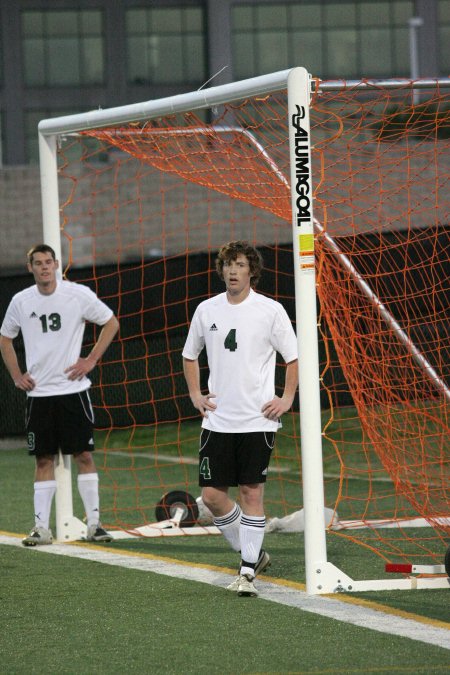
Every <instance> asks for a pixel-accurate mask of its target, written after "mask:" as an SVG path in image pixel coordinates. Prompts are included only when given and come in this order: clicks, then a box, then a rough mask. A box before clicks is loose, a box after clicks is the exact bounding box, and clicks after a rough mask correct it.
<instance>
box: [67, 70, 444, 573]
mask: <svg viewBox="0 0 450 675" xmlns="http://www.w3.org/2000/svg"><path fill="white" fill-rule="evenodd" d="M327 85H329V86H327ZM449 93H450V92H449V89H448V88H444V87H443V86H441V85H440V84H439V82H435V83H433V82H430V83H428V84H426V85H425V84H423V86H422V87H421V88H420V89H414V88H413V85H412V83H411V82H409V81H401V82H396V83H394V82H391V83H390V84H389V86H383V85H382V84H380V85H379V86H375V85H374V83H371V82H359V83H345V82H341V83H339V86H336V83H326V82H325V83H320V86H319V83H316V85H315V87H314V91H313V94H312V102H311V112H310V114H311V136H312V146H313V149H312V177H313V178H312V180H313V187H314V209H315V211H314V213H315V219H316V227H315V250H316V275H317V277H316V279H317V291H318V303H319V335H320V344H319V352H320V361H321V364H320V370H321V404H322V435H323V454H324V493H325V504H326V506H327V507H328V508H329V509H330V512H331V513H332V514H334V517H333V518H331V517H330V519H329V525H330V527H329V536H330V537H340V538H347V539H348V540H349V542H353V543H356V544H361V545H363V546H364V547H365V548H366V549H370V550H371V551H373V552H374V553H376V554H377V555H378V556H381V558H383V559H384V560H385V561H387V562H395V561H406V562H416V561H417V560H420V561H422V562H423V561H425V562H428V563H433V562H435V563H441V562H442V560H443V555H444V551H445V547H446V545H447V544H446V542H447V541H448V538H449V536H450V499H449V497H450V495H449V483H450V481H449V477H450V462H449V458H450V440H449V438H450V436H449V431H450V429H449V398H450V392H449V375H450V372H449V364H450V351H449V348H450V331H449V328H450V325H449V297H450V281H449V280H450V265H449V259H450V248H449V192H448V174H449V168H450V152H449V135H450V106H449ZM417 94H419V96H417ZM417 98H419V100H417ZM287 122H288V114H287V96H286V91H284V90H281V91H276V92H272V93H267V94H263V95H258V96H254V97H252V96H248V97H246V98H245V99H244V100H233V101H232V102H230V103H226V102H224V103H222V104H221V105H220V106H218V107H215V108H214V109H209V108H204V109H202V110H192V111H186V112H183V113H174V114H171V115H166V116H159V117H157V118H153V119H146V120H142V119H140V120H139V121H137V122H136V121H134V122H133V121H131V122H129V123H126V124H125V123H123V124H120V125H116V126H109V127H101V128H89V129H87V130H85V131H78V132H77V133H74V134H67V136H66V137H65V138H64V139H62V140H61V143H60V149H59V153H58V158H59V159H58V161H59V192H60V204H61V222H62V225H61V228H62V230H61V232H62V237H63V259H64V260H65V261H67V265H66V270H65V273H66V275H67V277H68V278H69V279H71V280H76V281H81V282H82V283H87V284H89V285H91V286H92V287H93V288H94V289H95V290H96V291H97V292H98V294H99V295H100V296H101V297H102V298H103V299H104V300H105V301H106V302H107V303H109V304H110V306H111V307H112V308H113V309H114V310H115V311H116V312H117V315H118V318H119V320H120V325H121V328H120V337H119V338H118V339H117V340H116V341H115V342H114V344H113V345H112V347H111V348H110V350H109V351H108V352H107V354H106V355H105V357H104V359H103V363H102V364H101V365H100V366H99V368H98V372H97V374H96V375H95V378H96V379H95V382H94V387H93V390H92V393H93V399H94V402H95V410H96V418H97V427H98V434H97V442H96V446H97V451H96V455H97V464H98V467H99V469H100V470H101V472H102V480H101V490H102V492H101V500H102V513H103V520H104V521H105V524H106V525H107V526H108V527H109V528H112V529H114V528H117V529H124V530H131V529H134V528H137V527H139V526H142V525H145V524H148V523H152V522H153V521H155V505H157V504H158V503H159V502H160V500H161V497H162V495H163V494H167V493H169V492H171V491H181V492H186V493H188V494H190V495H193V496H194V497H197V496H198V495H199V488H198V487H197V466H196V455H197V451H198V435H199V426H200V420H199V417H198V415H197V411H196V410H195V409H194V408H193V407H192V405H191V403H190V400H189V397H188V393H187V389H186V386H185V383H184V378H183V375H182V359H181V350H182V347H183V344H184V340H185V338H186V335H187V330H188V325H189V320H190V318H191V316H192V314H193V311H194V309H195V307H196V306H197V304H198V303H199V302H201V301H202V300H204V299H206V298H207V297H210V295H212V294H214V293H217V292H221V291H222V288H221V284H220V282H219V280H218V278H217V276H216V274H215V272H214V259H215V255H216V252H217V249H218V247H219V246H220V245H221V244H222V243H223V242H226V241H229V240H232V239H247V240H249V241H250V242H251V243H252V244H254V245H256V246H257V247H259V249H260V250H261V252H262V255H263V258H264V261H265V272H264V273H263V278H262V281H261V284H260V289H259V290H260V291H261V292H263V293H265V294H267V295H269V296H270V297H273V298H275V299H276V300H279V301H280V302H281V303H282V304H283V305H284V306H285V307H286V309H287V311H288V313H289V314H290V316H291V317H292V320H293V321H294V322H295V300H294V269H293V265H294V262H293V255H292V224H291V221H292V217H291V201H290V187H289V151H288V128H287ZM91 330H92V329H91ZM91 337H92V336H91ZM89 339H91V338H89ZM201 372H202V376H204V375H205V373H206V363H205V362H204V361H202V362H201ZM231 376H232V374H230V377H231ZM280 384H281V377H280V380H279V381H278V380H277V386H278V387H279V386H280ZM297 420H298V401H296V402H295V404H294V410H293V411H292V413H290V414H288V415H286V416H285V419H284V420H283V428H282V429H281V431H280V432H279V434H278V439H277V444H276V447H275V450H274V455H273V460H272V466H271V471H270V474H269V479H268V484H267V502H266V506H267V516H268V518H272V519H279V520H282V519H283V518H284V517H286V516H289V515H290V514H292V513H294V512H296V511H299V510H301V509H302V506H303V500H302V484H301V459H300V438H299V429H298V421H297ZM188 524H190V523H188Z"/></svg>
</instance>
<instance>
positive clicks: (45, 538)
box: [22, 525, 53, 546]
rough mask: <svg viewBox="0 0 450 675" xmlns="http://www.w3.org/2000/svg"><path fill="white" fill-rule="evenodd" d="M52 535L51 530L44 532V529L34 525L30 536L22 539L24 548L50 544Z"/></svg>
mask: <svg viewBox="0 0 450 675" xmlns="http://www.w3.org/2000/svg"><path fill="white" fill-rule="evenodd" d="M52 543H53V535H52V531H51V530H46V529H45V527H39V526H38V525H35V526H34V527H33V529H32V530H31V532H30V534H29V535H28V536H27V537H25V538H24V539H22V544H23V545H24V546H42V545H43V544H52Z"/></svg>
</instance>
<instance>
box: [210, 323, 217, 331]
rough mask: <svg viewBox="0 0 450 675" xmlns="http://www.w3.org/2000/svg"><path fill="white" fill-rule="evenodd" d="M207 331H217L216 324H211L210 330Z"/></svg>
mask: <svg viewBox="0 0 450 675" xmlns="http://www.w3.org/2000/svg"><path fill="white" fill-rule="evenodd" d="M209 330H219V329H218V328H217V326H216V324H215V323H213V325H212V326H211V328H210V329H209Z"/></svg>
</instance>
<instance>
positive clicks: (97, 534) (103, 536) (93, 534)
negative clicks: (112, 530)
mask: <svg viewBox="0 0 450 675" xmlns="http://www.w3.org/2000/svg"><path fill="white" fill-rule="evenodd" d="M86 539H87V540H88V541H112V539H113V538H112V537H111V535H110V534H109V532H107V531H106V530H105V529H103V527H102V525H101V523H97V524H96V525H88V528H87V533H86Z"/></svg>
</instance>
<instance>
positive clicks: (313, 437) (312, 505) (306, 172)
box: [38, 67, 449, 594]
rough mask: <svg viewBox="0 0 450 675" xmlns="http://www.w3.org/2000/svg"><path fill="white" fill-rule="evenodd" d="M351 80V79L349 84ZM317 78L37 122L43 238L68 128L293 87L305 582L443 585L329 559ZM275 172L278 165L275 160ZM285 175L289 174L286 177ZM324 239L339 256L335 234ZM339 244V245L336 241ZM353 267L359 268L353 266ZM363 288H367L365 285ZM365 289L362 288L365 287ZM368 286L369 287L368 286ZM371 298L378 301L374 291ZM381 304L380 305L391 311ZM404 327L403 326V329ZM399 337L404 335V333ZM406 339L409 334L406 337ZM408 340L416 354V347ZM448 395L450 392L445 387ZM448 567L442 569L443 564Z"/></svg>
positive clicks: (273, 78) (49, 226) (52, 237)
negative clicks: (371, 572) (316, 202)
mask: <svg viewBox="0 0 450 675" xmlns="http://www.w3.org/2000/svg"><path fill="white" fill-rule="evenodd" d="M436 82H437V81H436V80H422V81H420V82H419V83H417V86H418V87H422V88H426V87H427V86H428V87H429V86H431V85H435V84H436ZM349 84H350V83H349V82H347V83H346V85H347V86H349ZM440 84H441V86H449V82H448V81H447V80H444V81H442V82H440ZM397 85H398V81H396V80H391V81H383V82H382V81H380V82H378V83H377V82H374V83H372V84H370V83H368V82H363V83H359V84H357V83H354V85H353V86H355V87H356V86H360V87H361V88H364V87H366V88H367V87H369V86H374V87H375V86H380V87H389V86H392V87H395V86H397ZM316 86H319V87H320V86H325V87H327V88H328V89H333V88H334V89H336V90H338V89H339V88H340V87H342V86H343V85H342V82H340V81H336V82H329V83H326V85H320V84H317V85H316ZM311 87H312V78H311V76H310V75H309V73H308V72H307V71H306V70H305V69H304V68H301V67H298V68H292V69H288V70H284V71H281V72H278V73H274V74H271V75H267V76H261V77H255V78H252V79H248V80H243V81H241V82H236V83H232V84H227V85H222V86H218V87H211V88H209V89H204V90H201V91H196V92H192V93H189V94H181V95H178V96H173V97H168V98H164V99H160V100H156V101H148V102H145V103H139V104H134V105H128V106H123V107H118V108H111V109H107V110H95V111H91V112H88V113H83V114H78V115H70V116H65V117H59V118H52V119H47V120H43V121H41V122H40V124H39V128H38V132H39V152H40V172H41V192H42V213H43V237H44V241H45V242H46V243H47V244H49V245H51V246H52V247H53V248H54V249H55V252H56V254H57V257H58V259H60V260H61V234H60V204H59V196H58V161H57V148H58V139H59V138H60V137H64V136H65V135H70V134H76V133H77V132H80V131H83V130H88V129H92V128H101V127H107V126H111V125H117V124H121V123H125V122H138V121H143V120H149V119H152V118H156V117H161V116H164V115H170V114H174V113H177V112H185V111H195V110H201V109H205V108H212V107H214V106H220V105H221V104H224V103H230V102H233V101H238V100H241V99H244V98H246V97H249V96H256V95H258V96H262V95H264V94H267V93H270V92H276V91H281V90H286V89H287V91H288V115H289V119H288V127H289V147H290V169H291V174H290V182H291V203H292V244H293V256H294V274H295V308H296V318H297V339H298V348H299V396H300V437H301V450H302V471H303V499H304V501H303V506H304V514H305V566H306V589H307V592H308V593H310V594H324V593H333V592H338V591H365V590H381V589H402V588H405V589H406V588H445V587H449V580H448V578H447V577H445V578H444V577H436V578H433V579H425V578H424V579H422V578H420V579H417V578H409V579H393V580H386V579H382V580H366V581H355V580H354V579H352V578H350V577H349V576H347V575H346V574H345V573H344V572H343V571H341V570H340V569H338V568H337V567H335V566H334V565H333V563H332V562H330V561H328V559H327V546H326V529H325V522H324V506H325V505H324V490H323V484H324V476H323V459H322V428H321V407H320V374H319V355H318V330H317V299H316V273H315V254H314V234H315V232H316V231H317V229H319V230H320V229H321V226H320V224H319V223H318V222H317V221H316V220H315V218H314V213H313V199H312V184H313V180H314V177H313V176H312V175H311V138H310V133H311V132H310V123H309V106H310V98H311ZM273 168H274V171H276V166H274V167H273ZM282 179H284V180H286V178H285V177H284V178H283V177H282ZM326 244H327V245H328V246H329V247H330V249H331V250H333V251H334V253H335V254H336V255H337V256H341V257H342V264H344V265H346V264H347V263H346V260H345V256H342V254H341V253H340V251H339V249H338V247H337V246H336V244H335V243H334V242H333V240H332V239H331V237H329V236H328V235H327V237H326ZM333 247H334V248H333ZM355 274H356V272H355ZM363 291H364V289H363ZM364 292H365V291H364ZM368 292H369V293H370V290H369V291H368ZM371 301H372V302H373V303H375V304H376V303H377V299H376V297H372V298H371ZM378 304H379V305H380V307H379V309H380V311H386V310H385V308H384V307H382V306H381V303H378ZM400 330H401V329H400V327H399V331H400ZM399 338H400V339H403V338H402V336H401V335H400V333H399ZM407 339H408V338H407ZM407 347H408V348H409V349H410V350H411V351H412V352H413V353H414V350H415V347H414V345H413V344H412V343H408V345H407ZM416 356H417V359H418V361H419V362H420V364H421V367H423V369H424V370H425V371H426V372H427V374H428V376H429V377H430V378H431V379H432V380H433V382H434V384H435V386H436V387H437V388H442V387H445V384H444V383H442V381H441V380H440V379H439V377H438V376H437V374H436V373H435V372H434V371H433V369H432V368H431V366H430V365H429V364H428V362H427V361H426V360H425V359H424V357H423V356H422V355H421V354H420V353H417V354H416ZM445 394H446V396H448V395H449V393H448V389H447V388H445ZM56 478H57V484H58V488H57V494H56V534H57V539H58V540H60V541H72V540H75V539H79V538H82V537H84V536H85V532H86V527H85V525H84V523H82V522H81V520H79V519H78V518H76V517H75V516H74V515H73V506H72V481H71V468H70V458H69V457H62V455H60V457H59V460H58V462H57V466H56ZM442 571H443V570H442Z"/></svg>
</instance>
